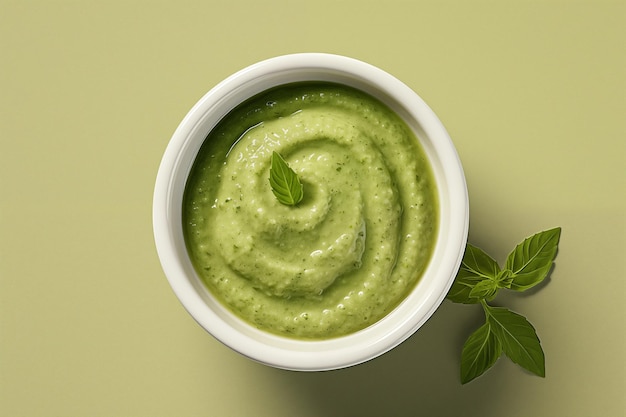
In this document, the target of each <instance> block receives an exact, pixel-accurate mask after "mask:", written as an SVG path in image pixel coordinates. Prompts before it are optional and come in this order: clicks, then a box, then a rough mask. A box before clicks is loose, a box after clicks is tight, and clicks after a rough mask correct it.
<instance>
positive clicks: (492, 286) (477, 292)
mask: <svg viewBox="0 0 626 417" xmlns="http://www.w3.org/2000/svg"><path fill="white" fill-rule="evenodd" d="M497 292H498V283H497V282H496V281H495V280H493V279H485V280H482V281H480V282H479V283H478V284H476V285H475V286H474V288H472V290H471V291H470V293H469V296H470V297H472V298H479V299H487V300H492V299H493V298H494V297H495V296H496V293H497Z"/></svg>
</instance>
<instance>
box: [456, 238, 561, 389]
mask: <svg viewBox="0 0 626 417" xmlns="http://www.w3.org/2000/svg"><path fill="white" fill-rule="evenodd" d="M560 236H561V228H560V227H557V228H554V229H550V230H545V231H543V232H539V233H537V234H535V235H533V236H531V237H529V238H526V239H525V240H524V241H523V242H521V243H520V244H518V245H517V246H516V247H515V249H514V250H513V251H512V252H511V253H510V254H509V255H508V257H507V259H506V264H505V267H504V268H503V269H502V268H500V266H499V265H498V263H497V262H496V261H495V260H494V259H493V258H491V257H490V256H489V255H487V254H486V253H485V252H484V251H483V250H482V249H480V248H477V247H476V246H473V245H471V244H469V243H468V244H467V246H466V249H465V254H464V255H463V261H462V263H461V268H460V270H459V272H458V273H457V276H456V279H455V281H454V284H453V285H452V288H451V289H450V291H449V292H448V295H447V298H448V299H449V300H450V301H453V302H455V303H463V304H480V305H481V306H482V308H483V311H484V313H485V324H483V325H482V326H481V327H479V328H478V329H477V330H476V331H475V332H474V333H472V334H471V335H470V336H469V338H468V339H467V341H466V342H465V344H464V345H463V350H462V352H461V383H463V384H465V383H467V382H470V381H471V380H473V379H474V378H477V377H479V376H480V375H482V374H483V373H484V372H485V371H487V370H488V369H489V368H491V367H492V366H493V365H494V364H495V363H496V361H497V360H498V359H499V358H500V356H501V355H502V353H504V354H505V355H506V356H508V357H509V359H511V360H512V361H513V362H514V363H516V364H518V365H519V366H521V367H523V368H525V369H527V370H528V371H530V372H532V373H533V374H535V375H538V376H541V377H545V356H544V353H543V349H542V348H541V343H540V341H539V338H538V337H537V333H536V332H535V328H534V327H533V326H532V324H530V322H529V321H528V320H527V319H526V318H525V317H524V316H522V315H520V314H518V313H515V312H513V311H511V310H508V309H506V308H504V307H493V306H491V305H489V304H488V301H491V300H493V299H494V298H495V296H496V295H497V293H498V291H499V290H500V289H509V290H514V291H526V290H527V289H529V288H532V287H534V286H535V285H537V284H539V283H540V282H542V281H543V280H544V279H545V277H546V276H547V275H548V273H549V272H550V270H551V268H552V264H553V261H554V258H555V257H556V253H557V249H558V244H559V239H560Z"/></svg>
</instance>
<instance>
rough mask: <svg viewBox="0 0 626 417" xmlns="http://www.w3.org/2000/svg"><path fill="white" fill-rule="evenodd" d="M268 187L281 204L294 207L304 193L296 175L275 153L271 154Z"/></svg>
mask: <svg viewBox="0 0 626 417" xmlns="http://www.w3.org/2000/svg"><path fill="white" fill-rule="evenodd" d="M270 185H271V186H272V192H273V193H274V195H275V196H276V198H277V199H278V201H280V202H281V203H282V204H285V205H288V206H295V205H296V204H298V203H299V202H300V201H302V197H303V196H304V193H303V191H302V183H301V182H300V179H299V178H298V175H297V174H296V173H295V172H294V171H293V169H291V168H290V167H289V165H287V162H285V160H284V159H283V157H282V156H281V155H280V154H279V153H278V152H276V151H274V152H272V161H271V168H270Z"/></svg>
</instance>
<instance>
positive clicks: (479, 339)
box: [461, 323, 502, 384]
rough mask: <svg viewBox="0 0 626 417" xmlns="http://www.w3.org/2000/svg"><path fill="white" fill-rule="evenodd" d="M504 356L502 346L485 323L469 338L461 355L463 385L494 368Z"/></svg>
mask: <svg viewBox="0 0 626 417" xmlns="http://www.w3.org/2000/svg"><path fill="white" fill-rule="evenodd" d="M501 354H502V344H501V343H500V340H498V338H497V337H496V336H495V335H494V333H493V332H492V331H491V326H490V325H489V323H485V324H483V325H482V326H480V327H479V328H478V330H476V331H475V332H474V333H472V334H471V335H470V337H468V339H467V340H466V341H465V344H464V345H463V351H462V353H461V383H462V384H466V383H468V382H470V381H471V380H472V379H474V378H477V377H479V376H481V375H482V374H483V373H485V371H487V370H488V369H489V368H491V367H492V366H493V364H494V363H496V361H497V360H498V358H499V357H500V355H501Z"/></svg>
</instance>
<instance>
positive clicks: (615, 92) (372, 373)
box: [0, 0, 626, 417]
mask: <svg viewBox="0 0 626 417" xmlns="http://www.w3.org/2000/svg"><path fill="white" fill-rule="evenodd" d="M625 16H626V3H625V2H624V1H602V0H600V1H598V0H596V1H592V0H589V1H569V2H568V1H557V0H542V1H528V0H518V1H511V2H506V1H471V2H470V1H464V0H463V1H461V0H459V1H452V0H445V1H434V0H433V1H417V0H411V1H404V2H403V1H394V0H386V1H363V0H359V1H341V0H334V1H319V0H318V1H314V2H304V1H292V2H288V1H286V0H285V1H262V2H245V3H244V2H242V1H219V2H218V1H167V2H166V1H137V0H127V1H107V2H96V1H43V0H41V1H7V0H0V121H1V123H0V157H1V163H0V181H1V182H0V191H1V196H0V198H1V200H0V415H1V416H3V417H4V416H153V417H154V416H209V415H210V416H275V417H279V416H305V417H306V416H418V415H419V416H446V417H447V416H482V417H489V416H534V417H538V416H551V417H554V416H556V417H559V416H568V417H574V416H624V415H625V414H626V405H625V400H624V392H626V389H625V361H624V356H625V354H626V351H625V343H624V333H625V332H624V329H625V323H624V317H625V307H624V302H625V301H626V300H625V289H624V281H625V280H626V271H625V268H624V258H625V255H626V253H625V248H626V230H625V229H626V227H625V215H626V198H625V190H626V187H625V185H626V184H625V179H626V178H625V177H626V176H625V172H626V169H625V163H624V161H625V156H626V149H625V145H624V142H625V139H626V129H625V127H624V126H625V123H624V117H625V115H626V102H625V100H626V99H625V97H626V75H625V74H626V55H625V54H626V52H625V48H624V45H625V41H626V30H625V28H624V27H625V24H624V22H625ZM292 52H331V53H338V54H343V55H348V56H352V57H354V58H358V59H361V60H364V61H367V62H369V63H372V64H374V65H376V66H379V67H381V68H382V69H384V70H386V71H388V72H390V73H392V74H393V75H395V76H396V77H398V78H400V79H401V80H402V81H404V82H405V83H406V84H408V85H409V86H410V87H412V88H413V89H414V90H415V91H416V92H417V93H418V94H420V95H421V96H422V98H424V99H425V100H426V101H427V102H428V103H429V105H430V106H431V107H432V108H433V109H434V110H435V112H436V113H437V114H438V115H439V117H440V118H441V120H442V121H443V123H444V124H445V125H446V127H447V128H448V130H449V132H450V135H451V136H452V138H453V141H454V143H455V145H456V146H457V149H458V151H459V154H460V156H461V159H462V162H463V165H464V169H465V171H466V176H467V181H468V187H469V195H470V200H471V206H470V211H471V219H470V221H471V226H470V241H471V242H472V243H474V244H476V245H478V246H481V247H483V248H484V249H486V250H487V251H488V252H490V253H492V254H493V255H494V256H495V257H496V258H497V259H498V260H499V261H503V260H504V258H505V257H506V255H507V253H508V252H509V250H510V249H512V247H513V246H514V245H515V244H516V243H518V242H519V241H520V240H522V239H523V238H524V237H526V236H528V235H530V234H533V233H535V232H537V231H539V230H543V229H547V228H551V227H555V226H561V227H562V228H563V233H562V237H561V244H560V252H559V254H558V256H557V259H556V268H555V269H554V271H553V273H552V275H551V277H550V280H549V281H548V282H547V283H546V284H545V285H542V286H541V287H540V288H539V289H538V290H536V291H533V293H532V294H531V295H530V296H527V295H522V294H512V295H503V296H499V298H497V299H496V301H497V304H502V305H505V306H507V307H509V308H512V309H514V310H516V311H518V312H519V313H521V314H524V315H525V316H527V317H528V319H529V320H530V321H531V322H532V323H533V324H534V325H535V327H536V328H537V332H538V334H539V337H540V338H541V341H542V345H543V348H544V351H545V353H546V378H545V379H542V378H538V377H535V376H532V375H530V374H528V373H527V372H525V371H523V370H521V369H520V368H518V367H517V366H515V365H513V364H512V363H510V362H509V361H508V360H500V361H499V362H498V363H497V364H496V366H495V367H494V368H493V369H491V370H490V371H489V372H488V373H487V374H485V375H484V376H483V377H481V378H480V379H478V380H475V381H473V382H472V383H470V384H469V385H465V386H461V384H460V383H459V376H458V370H459V361H460V359H459V358H460V350H461V346H462V344H463V341H464V340H465V338H466V337H467V336H468V335H469V334H470V333H471V332H472V331H473V330H474V328H475V327H477V325H478V324H479V322H480V320H482V313H481V311H480V309H479V308H473V307H472V306H460V305H455V304H452V303H450V302H447V301H446V302H444V303H443V304H442V306H441V307H440V309H439V310H438V311H437V312H436V313H435V314H434V316H433V317H432V318H431V319H430V320H429V321H428V322H427V323H426V325H424V326H423V327H422V328H421V329H420V330H419V331H418V332H417V333H416V334H415V335H414V336H413V337H411V338H410V339H409V340H407V341H406V342H405V343H403V344H402V345H400V346H399V347H397V348H396V349H394V350H393V351H391V352H389V353H388V354H385V355H383V356H382V357H380V358H378V359H376V360H373V361H370V362H368V363H366V364H363V365H360V366H357V367H354V368H350V369H346V370H341V371H333V372H326V373H296V372H287V371H282V370H276V369H272V368H268V367H265V366H263V365H260V364H256V363H253V362H251V361H249V360H247V359H245V358H243V357H241V356H239V355H238V354H235V353H233V352H232V351H230V350H229V349H228V348H226V347H224V346H223V345H221V344H220V343H219V342H217V341H216V340H214V339H213V338H212V337H211V336H210V335H208V334H207V333H205V332H204V331H203V330H202V329H201V328H200V327H199V326H198V325H197V324H196V323H195V322H194V321H193V319H192V318H191V317H190V316H189V315H188V314H187V313H186V312H185V311H184V309H183V308H182V306H181V305H180V303H179V302H178V300H177V299H176V297H175V296H174V294H173V292H172V291H171V289H170V287H169V285H168V283H167V280H166V278H165V276H164V274H163V272H162V270H161V268H160V264H159V261H158V258H157V255H156V251H155V247H154V242H153V237H152V223H151V204H152V201H151V199H152V191H153V186H154V180H155V176H156V172H157V169H158V165H159V163H160V159H161V156H162V154H163V152H164V150H165V147H166V146H167V143H168V141H169V138H170V137H171V134H172V133H173V131H174V129H175V128H176V126H177V125H178V123H179V122H180V120H181V119H182V118H183V116H184V115H185V114H186V112H187V111H188V110H189V109H190V107H191V106H192V105H193V104H194V103H195V102H196V101H197V100H198V99H199V98H200V97H201V96H202V95H203V94H204V93H205V92H206V91H208V90H209V89H210V88H211V87H213V86H214V85H215V84H216V83H218V82H219V81H220V80H222V79H223V78H225V77H226V76H228V75H230V74H231V73H233V72H235V71H237V70H239V69H241V68H243V67H245V66H247V65H249V64H252V63H254V62H256V61H258V60H261V59H264V58H268V57H271V56H275V55H281V54H285V53H292ZM474 307H476V306H474Z"/></svg>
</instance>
